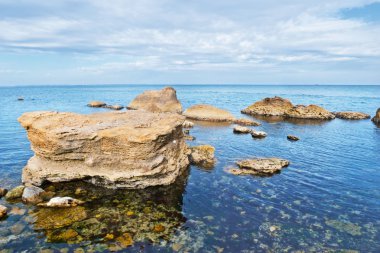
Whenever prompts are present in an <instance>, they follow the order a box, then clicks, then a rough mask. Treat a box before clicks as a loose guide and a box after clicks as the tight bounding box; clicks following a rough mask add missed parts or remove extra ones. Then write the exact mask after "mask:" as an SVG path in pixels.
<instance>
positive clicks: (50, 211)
mask: <svg viewBox="0 0 380 253" xmlns="http://www.w3.org/2000/svg"><path fill="white" fill-rule="evenodd" d="M34 217H35V219H36V221H35V223H34V229H36V230H41V229H43V230H44V229H56V228H63V227H67V226H69V225H71V224H73V223H75V222H77V221H81V220H84V219H86V218H87V213H86V210H85V208H84V207H81V206H77V207H71V208H40V209H39V210H38V211H37V212H36V213H34Z"/></svg>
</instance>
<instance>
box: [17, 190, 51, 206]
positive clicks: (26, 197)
mask: <svg viewBox="0 0 380 253" xmlns="http://www.w3.org/2000/svg"><path fill="white" fill-rule="evenodd" d="M44 192H45V191H44V190H43V189H41V188H39V187H36V186H28V187H25V189H24V192H23V194H22V201H24V202H25V203H31V204H37V203H40V202H42V201H43V199H42V194H43V193H44Z"/></svg>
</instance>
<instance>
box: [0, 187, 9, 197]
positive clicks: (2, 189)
mask: <svg viewBox="0 0 380 253" xmlns="http://www.w3.org/2000/svg"><path fill="white" fill-rule="evenodd" d="M7 192H8V190H7V189H4V188H0V198H1V197H4V196H5V194H7Z"/></svg>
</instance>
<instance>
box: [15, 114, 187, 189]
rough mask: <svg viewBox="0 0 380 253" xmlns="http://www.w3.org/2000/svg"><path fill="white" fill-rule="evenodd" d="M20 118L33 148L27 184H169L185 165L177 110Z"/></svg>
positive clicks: (25, 116) (116, 185) (180, 118)
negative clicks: (174, 111) (75, 182)
mask: <svg viewBox="0 0 380 253" xmlns="http://www.w3.org/2000/svg"><path fill="white" fill-rule="evenodd" d="M19 122H20V123H21V125H22V126H23V127H24V128H25V129H26V130H27V132H28V138H29V140H30V142H31V147H32V150H33V151H34V152H35V155H34V156H33V157H32V158H31V159H30V160H29V161H28V164H27V165H26V167H25V168H24V170H23V175H22V179H23V182H24V183H26V184H29V185H30V184H31V185H36V186H38V185H41V184H42V183H44V182H46V181H49V182H63V181H71V180H85V181H89V182H91V183H93V184H97V185H102V186H106V187H120V188H145V187H148V186H154V185H168V184H171V183H173V182H174V181H175V179H176V178H177V176H178V175H179V174H181V172H182V171H183V170H184V169H185V168H187V166H188V164H189V161H188V157H187V146H186V143H185V140H184V138H183V133H182V124H183V122H184V117H183V116H181V115H179V114H173V113H150V112H144V111H125V112H106V113H95V114H89V115H81V114H75V113H58V112H30V113H25V114H23V115H22V116H21V117H20V118H19Z"/></svg>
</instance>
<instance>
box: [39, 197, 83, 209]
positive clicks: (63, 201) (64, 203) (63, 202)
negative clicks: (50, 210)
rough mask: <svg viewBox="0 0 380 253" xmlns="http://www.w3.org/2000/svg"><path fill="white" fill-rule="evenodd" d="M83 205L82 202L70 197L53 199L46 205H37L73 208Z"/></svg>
mask: <svg viewBox="0 0 380 253" xmlns="http://www.w3.org/2000/svg"><path fill="white" fill-rule="evenodd" d="M82 204H84V202H83V201H81V200H78V199H74V198H71V197H55V198H52V199H50V200H49V202H47V203H41V204H38V205H39V206H45V207H73V206H78V205H82Z"/></svg>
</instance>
